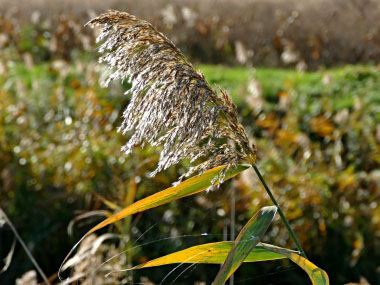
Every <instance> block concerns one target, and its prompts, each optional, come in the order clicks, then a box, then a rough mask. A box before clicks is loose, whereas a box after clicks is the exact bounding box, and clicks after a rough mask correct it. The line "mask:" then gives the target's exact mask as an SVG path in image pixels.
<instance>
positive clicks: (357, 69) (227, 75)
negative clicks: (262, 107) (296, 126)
mask: <svg viewBox="0 0 380 285" xmlns="http://www.w3.org/2000/svg"><path fill="white" fill-rule="evenodd" d="M198 68H199V69H200V70H201V71H202V72H203V73H204V74H205V76H206V78H207V80H208V81H209V82H210V84H211V85H218V86H220V87H222V88H224V89H227V91H229V93H230V95H231V96H232V97H233V100H234V102H235V103H236V104H237V105H239V106H242V105H243V104H245V103H244V102H245V100H244V98H245V96H247V94H248V91H247V87H246V86H247V82H248V80H250V79H251V78H255V79H256V80H258V81H259V82H260V84H261V86H262V90H263V94H262V95H263V97H264V98H265V99H266V100H267V103H269V104H271V103H273V104H277V102H278V99H279V94H280V93H281V92H295V93H296V94H297V95H299V96H301V97H306V100H307V101H308V102H307V105H309V108H308V109H307V111H308V112H311V113H316V112H319V111H320V108H321V107H322V106H321V104H320V103H321V102H322V101H326V100H323V98H324V97H325V98H326V97H328V98H327V100H328V101H329V102H328V104H329V105H331V108H332V110H333V111H340V110H342V109H344V108H353V107H354V105H355V98H360V99H361V100H363V101H364V103H365V104H368V105H372V106H373V107H374V108H371V109H373V110H372V111H374V112H378V111H379V107H378V106H379V104H380V96H379V93H378V92H379V91H378V90H380V70H379V68H378V67H376V66H346V67H342V68H335V69H328V70H322V71H315V72H303V73H300V72H297V71H295V70H287V69H273V68H246V67H227V66H221V65H199V66H198ZM324 77H326V78H327V77H330V83H329V84H325V83H324V82H323V81H324V80H323V79H324ZM299 96H298V99H305V98H300V97H299ZM376 105H377V107H375V106H376ZM377 116H380V115H377ZM378 118H380V117H378Z"/></svg>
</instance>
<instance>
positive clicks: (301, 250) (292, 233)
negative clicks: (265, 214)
mask: <svg viewBox="0 0 380 285" xmlns="http://www.w3.org/2000/svg"><path fill="white" fill-rule="evenodd" d="M252 167H253V169H254V170H255V172H256V174H257V176H258V177H259V179H260V182H261V183H262V184H263V186H264V188H265V191H267V193H268V195H269V197H270V199H271V200H272V202H273V204H274V205H275V206H276V207H277V209H278V213H279V214H280V217H281V219H282V221H283V222H284V224H285V226H286V228H287V230H288V232H289V234H290V236H291V237H292V239H293V241H294V243H295V244H296V246H297V249H298V250H299V252H300V254H301V255H302V256H303V257H305V258H307V256H306V253H305V251H304V250H303V248H302V246H301V244H300V242H299V241H298V239H297V237H296V235H295V233H294V232H293V230H292V228H291V227H290V224H289V222H288V220H287V219H286V217H285V214H284V212H283V211H282V210H281V208H280V205H279V204H278V203H277V201H276V199H275V198H274V196H273V194H272V191H271V190H270V189H269V187H268V185H267V184H266V182H265V180H264V178H263V176H262V175H261V173H260V171H259V169H258V168H257V166H256V165H255V164H253V163H252Z"/></svg>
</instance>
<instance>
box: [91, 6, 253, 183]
mask: <svg viewBox="0 0 380 285" xmlns="http://www.w3.org/2000/svg"><path fill="white" fill-rule="evenodd" d="M88 24H89V25H90V26H91V27H94V26H98V25H100V26H101V32H100V34H99V36H98V38H97V42H102V44H101V45H100V47H99V51H100V52H101V53H105V54H104V56H102V57H101V58H100V62H105V63H107V64H108V65H109V66H110V68H111V69H112V70H113V71H114V72H113V73H112V74H111V75H110V76H109V78H108V82H110V81H111V80H115V79H120V80H127V81H129V82H130V83H131V84H132V87H131V89H130V90H128V91H127V93H130V94H131V100H130V103H129V105H128V106H127V107H126V109H125V110H124V113H123V118H124V120H123V122H122V124H121V126H120V127H119V129H118V131H120V132H122V133H123V134H126V133H129V134H130V135H131V137H130V139H129V140H128V142H127V143H126V144H125V145H124V146H123V147H122V150H123V151H124V152H125V153H126V154H129V153H130V152H131V151H132V149H133V148H134V147H136V146H144V145H145V143H149V144H150V145H152V146H161V147H162V150H161V153H160V159H159V162H158V166H157V168H156V170H154V171H153V172H152V176H153V175H155V174H156V173H158V172H159V171H161V170H164V169H167V168H168V167H170V166H171V165H173V164H177V163H178V162H179V161H181V160H182V159H185V158H190V159H191V162H192V163H193V162H195V161H196V160H197V159H198V158H201V157H204V158H207V160H206V161H204V162H202V163H200V164H198V165H196V166H193V167H191V168H190V169H189V170H188V172H187V173H185V174H184V175H183V176H182V177H181V178H180V179H182V178H183V177H187V176H189V175H191V174H193V173H201V172H203V171H206V170H208V169H211V168H213V167H216V166H219V165H225V164H227V165H228V167H231V166H234V165H236V164H238V163H241V162H242V161H244V160H249V161H250V162H254V160H255V146H254V145H252V146H251V145H250V144H249V141H248V138H247V135H246V133H245V131H244V128H243V127H242V126H241V125H240V123H239V122H238V113H237V107H236V106H235V105H234V104H233V103H232V101H231V99H230V97H229V96H228V95H227V93H226V92H225V91H224V90H221V89H218V90H214V89H212V88H211V87H210V85H209V84H208V83H207V81H206V80H205V78H204V76H203V74H202V73H201V72H199V71H196V70H195V69H194V67H193V66H192V65H191V64H190V63H189V62H188V61H187V60H186V58H185V57H184V55H183V54H182V53H181V52H180V51H179V49H178V48H177V47H176V46H175V45H174V44H173V43H172V42H171V41H170V40H169V39H168V38H166V37H165V36H164V35H163V34H162V33H160V32H159V31H158V30H157V29H156V28H155V27H153V26H152V25H151V24H150V23H148V22H146V21H143V20H140V19H138V18H136V17H135V16H132V15H130V14H128V13H125V12H119V11H114V10H110V11H108V12H106V13H105V14H102V15H100V16H98V17H97V18H95V19H93V20H91V21H90V22H89V23H88ZM228 167H227V168H226V169H228ZM223 175H224V174H222V175H220V177H218V178H217V179H220V180H222V179H223V178H224V176H223ZM215 181H216V180H215Z"/></svg>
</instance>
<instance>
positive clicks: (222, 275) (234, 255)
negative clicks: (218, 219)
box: [213, 206, 277, 285]
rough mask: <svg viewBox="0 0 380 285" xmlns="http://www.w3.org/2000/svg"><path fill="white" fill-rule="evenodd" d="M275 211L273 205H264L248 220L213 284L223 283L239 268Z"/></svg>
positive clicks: (275, 208)
mask: <svg viewBox="0 0 380 285" xmlns="http://www.w3.org/2000/svg"><path fill="white" fill-rule="evenodd" d="M276 212H277V207H275V206H270V207H264V208H261V209H260V210H259V211H258V212H257V213H256V214H255V215H254V216H253V217H252V218H251V219H250V220H249V221H248V223H247V224H246V225H245V226H244V228H243V229H242V230H241V231H240V233H239V235H238V237H237V238H236V240H235V242H234V245H233V247H232V248H231V250H230V252H229V254H228V256H227V258H226V261H225V262H224V264H223V266H222V268H221V269H220V270H219V272H218V274H217V276H216V277H215V280H214V282H213V284H215V285H216V284H218V285H219V284H224V283H225V282H226V281H227V279H228V278H229V277H230V276H231V275H232V274H233V273H234V272H235V271H236V270H237V269H238V268H239V266H240V265H241V264H242V263H243V262H244V260H245V259H246V258H247V256H248V255H249V253H250V252H251V251H252V250H253V249H254V248H255V247H256V245H257V244H258V242H259V240H260V238H261V237H262V236H263V235H264V233H265V232H266V230H267V229H268V227H269V225H270V224H271V222H272V221H273V218H274V216H275V215H276Z"/></svg>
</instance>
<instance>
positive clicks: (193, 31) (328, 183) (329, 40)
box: [0, 0, 380, 285]
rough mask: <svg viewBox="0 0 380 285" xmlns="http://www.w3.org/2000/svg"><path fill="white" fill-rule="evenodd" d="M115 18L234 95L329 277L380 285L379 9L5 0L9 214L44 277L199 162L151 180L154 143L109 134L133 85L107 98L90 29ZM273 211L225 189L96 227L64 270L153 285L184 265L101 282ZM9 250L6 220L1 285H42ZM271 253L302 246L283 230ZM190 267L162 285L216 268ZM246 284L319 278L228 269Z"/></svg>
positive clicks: (245, 2)
mask: <svg viewBox="0 0 380 285" xmlns="http://www.w3.org/2000/svg"><path fill="white" fill-rule="evenodd" d="M111 8H112V9H118V10H122V11H127V12H129V13H131V14H134V15H136V16H138V17H140V18H143V19H146V20H148V21H150V22H152V23H153V24H154V25H156V26H157V27H158V28H159V30H160V31H162V32H163V33H164V34H166V35H167V36H168V37H169V38H170V39H171V40H173V41H174V43H175V44H177V45H178V47H179V48H180V49H181V50H182V51H183V52H184V53H185V55H186V56H187V57H188V58H189V59H190V60H191V61H192V62H193V63H194V64H195V66H196V67H197V68H198V69H199V70H201V71H202V72H204V73H205V76H206V78H207V80H208V81H209V82H210V83H211V84H212V85H214V84H217V85H219V86H221V87H223V88H225V89H227V90H228V92H229V94H230V95H231V96H232V97H233V100H234V102H235V103H236V104H237V105H238V107H239V112H240V117H241V121H242V122H243V125H244V127H245V128H246V130H247V132H248V134H249V135H250V136H251V138H252V139H253V140H254V141H255V142H256V143H257V145H258V165H259V168H260V169H261V170H262V172H263V174H264V176H265V178H266V180H267V182H268V183H269V184H270V185H271V188H272V189H273V192H274V193H275V196H276V197H277V198H278V201H279V204H280V205H281V206H282V208H283V210H284V212H285V213H286V215H287V218H288V219H289V221H290V223H291V225H292V226H293V228H294V230H295V232H296V234H297V236H298V237H299V239H300V241H301V243H302V245H303V246H304V248H305V250H306V252H307V254H308V257H309V258H310V260H312V261H313V262H314V263H315V264H316V265H318V266H320V267H321V268H323V269H324V270H326V271H327V273H328V274H329V276H330V280H331V283H332V284H347V283H356V284H380V206H379V203H380V168H379V162H380V94H379V92H380V65H379V62H380V21H379V19H380V1H379V0H313V1H312V0H303V1H296V0H270V1H263V0H261V1H260V0H240V1H238V0H235V1H231V0H230V1H224V0H219V1H217V0H195V1H185V0H183V1H179V0H177V1H162V0H156V1H153V0H152V1H148V0H139V1H132V0H125V1H122V0H117V1H116V0H113V1H99V0H95V1H89V0H82V1H73V0H66V1H46V0H45V1H44V0H28V1H24V0H13V1H5V0H0V110H1V112H0V207H1V209H3V210H4V211H5V213H6V214H7V215H8V217H9V219H10V220H11V221H12V222H13V224H14V226H15V228H16V229H17V230H18V231H19V233H20V235H21V237H22V239H23V240H24V241H25V243H26V244H27V246H28V247H29V248H30V250H31V251H32V253H33V255H34V256H35V258H36V260H37V262H38V263H39V264H40V266H41V268H42V269H43V271H44V272H45V274H46V275H47V276H48V277H49V279H50V281H51V282H52V283H54V284H57V283H59V282H58V280H57V276H56V273H57V270H58V268H59V265H60V263H61V262H62V260H63V258H64V256H65V255H66V254H67V253H68V251H69V250H70V248H71V247H72V246H73V245H74V244H75V242H76V241H78V239H79V238H80V237H81V236H82V235H83V234H84V233H85V232H86V231H87V230H88V229H90V228H91V227H92V226H94V225H95V224H96V223H98V222H99V221H101V220H102V219H104V218H105V217H106V216H109V215H111V214H112V213H114V212H116V211H118V210H119V209H120V208H123V207H125V206H127V205H129V204H131V203H133V201H136V200H139V199H141V198H143V197H146V196H148V195H150V194H152V193H155V192H157V191H159V190H162V189H165V188H166V187H168V186H170V185H171V183H172V182H174V181H176V179H177V178H178V177H179V175H180V174H181V173H183V172H184V169H185V168H186V167H188V164H187V163H186V162H184V163H182V164H180V165H177V166H175V167H172V168H170V169H169V170H168V171H165V172H162V173H159V174H158V175H157V176H156V177H155V178H148V176H147V175H148V173H149V172H150V171H152V170H154V168H155V164H156V163H157V160H158V150H157V149H152V148H150V147H146V148H145V149H143V150H141V149H136V150H135V151H134V153H133V154H132V155H130V156H128V157H127V156H124V155H123V154H122V153H121V151H120V147H121V146H122V145H123V144H124V143H125V141H126V140H127V138H126V137H122V136H121V135H120V134H118V133H117V132H116V128H117V126H118V125H119V124H120V123H121V112H122V110H123V109H124V108H125V106H126V105H127V104H128V100H129V97H128V96H125V95H123V93H124V92H125V91H126V90H128V88H129V87H130V85H129V84H128V83H125V82H124V83H120V82H114V83H112V84H111V86H110V87H108V88H105V87H104V80H105V75H106V73H107V68H106V67H105V66H103V65H101V64H98V63H97V57H98V55H99V54H98V53H97V51H96V44H95V37H96V32H97V31H96V30H95V31H93V30H92V29H90V28H88V27H84V24H85V23H86V22H87V21H88V20H89V19H91V18H93V17H95V16H96V15H98V14H100V13H102V12H104V11H106V10H107V9H111ZM269 204H270V200H269V199H268V197H267V195H266V193H265V191H264V190H263V188H262V187H261V186H260V184H259V182H258V180H257V179H256V178H255V175H254V173H253V171H251V170H249V171H245V172H244V173H243V174H242V175H240V176H239V177H238V178H236V179H234V180H233V181H230V182H228V183H225V184H224V185H223V186H222V187H221V188H220V189H219V190H217V191H213V192H210V193H207V194H206V193H204V194H198V195H196V196H193V197H188V198H185V199H182V200H180V201H177V202H172V203H170V204H168V205H165V206H161V207H158V208H155V209H152V210H149V211H147V212H144V213H142V214H138V215H136V216H133V217H132V218H128V219H125V220H123V221H121V222H119V223H117V224H115V225H113V226H110V227H108V228H106V229H103V230H100V231H99V232H97V233H96V235H92V236H90V237H89V239H87V240H86V241H85V242H84V243H83V245H82V247H81V250H82V253H81V254H82V255H81V256H80V261H79V262H78V263H77V264H76V265H75V268H74V270H73V271H72V272H71V274H72V275H77V276H78V275H81V276H82V277H81V279H80V281H81V282H80V283H83V284H94V283H98V284H119V283H122V284H132V283H133V282H134V283H136V284H137V283H139V284H157V283H160V282H161V281H162V280H163V279H164V278H165V276H167V274H169V273H170V271H171V270H172V269H173V268H174V266H171V267H170V266H166V267H159V268H156V269H146V270H145V269H144V270H140V271H135V272H133V274H132V273H118V274H115V275H112V277H109V278H105V277H104V274H105V273H107V272H109V271H112V270H116V269H122V268H126V267H127V266H128V265H131V264H134V265H136V264H138V263H141V262H144V261H147V260H148V259H152V258H155V257H158V256H161V255H164V254H168V253H170V252H174V251H177V250H180V249H184V248H186V247H189V246H193V245H197V244H201V243H206V242H211V241H220V240H229V239H232V236H234V235H236V233H238V232H239V230H240V229H241V228H242V226H243V225H244V224H245V223H246V222H247V220H248V219H249V218H250V217H251V216H252V215H253V214H254V213H255V212H256V211H257V210H258V209H259V208H261V207H263V206H266V205H269ZM202 233H207V234H208V235H202ZM13 240H14V235H13V233H12V231H11V229H10V227H9V225H7V224H6V223H5V222H4V220H2V219H0V268H2V267H3V266H5V265H9V266H8V268H7V270H6V271H5V272H3V273H1V274H0V284H14V283H15V282H16V279H17V282H18V283H17V284H34V283H33V282H42V279H41V278H40V276H39V275H38V274H37V273H36V272H35V271H34V270H35V269H34V267H33V265H32V263H31V262H30V260H29V259H28V257H27V256H26V254H25V252H24V251H23V249H22V247H21V246H20V245H19V244H18V243H16V245H15V247H14V252H13V255H12V260H11V261H10V263H9V264H8V263H7V260H6V259H5V257H6V256H7V254H8V252H9V251H10V250H11V249H12V248H13V247H12V244H13ZM95 241H96V242H95ZM264 241H265V242H270V243H272V244H276V245H279V246H284V247H290V248H294V245H293V244H292V242H291V240H290V238H289V236H288V234H287V232H286V229H285V227H284V226H283V224H282V223H281V221H280V220H279V219H276V220H275V222H274V223H273V224H272V226H271V227H270V228H269V230H268V232H267V234H266V236H265V239H264ZM94 244H96V245H97V250H96V253H93V252H92V253H91V250H89V248H90V249H91V248H93V246H94ZM86 245H87V248H86ZM132 247H135V248H134V249H133V250H131V248H132ZM128 249H129V251H127V252H126V253H125V254H121V255H120V256H117V257H116V258H114V259H112V261H110V262H108V263H107V264H105V265H103V266H101V267H100V269H99V270H97V271H96V270H95V269H96V267H98V266H100V265H101V264H102V263H103V262H104V261H106V259H107V258H109V257H112V256H114V255H116V254H117V253H120V252H122V251H124V250H128ZM186 268H187V267H186V266H184V267H181V268H179V269H177V270H176V271H175V272H174V273H171V274H170V275H169V276H167V279H165V281H164V283H165V282H167V283H170V282H173V280H174V279H175V278H176V277H178V279H177V280H176V281H175V282H174V283H175V284H198V285H200V284H210V283H211V282H212V280H213V277H214V276H215V275H216V273H217V271H218V269H219V266H216V265H199V266H196V267H194V268H191V270H188V271H186V272H184V274H182V275H180V274H181V272H183V271H184V270H185V269H186ZM253 283H257V284H309V280H308V278H307V276H306V274H305V273H304V272H303V271H302V270H300V269H298V267H297V266H295V265H293V264H291V263H290V262H288V261H273V262H265V263H256V264H245V265H243V266H242V267H241V268H240V269H239V270H238V271H237V273H236V274H235V284H253Z"/></svg>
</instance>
